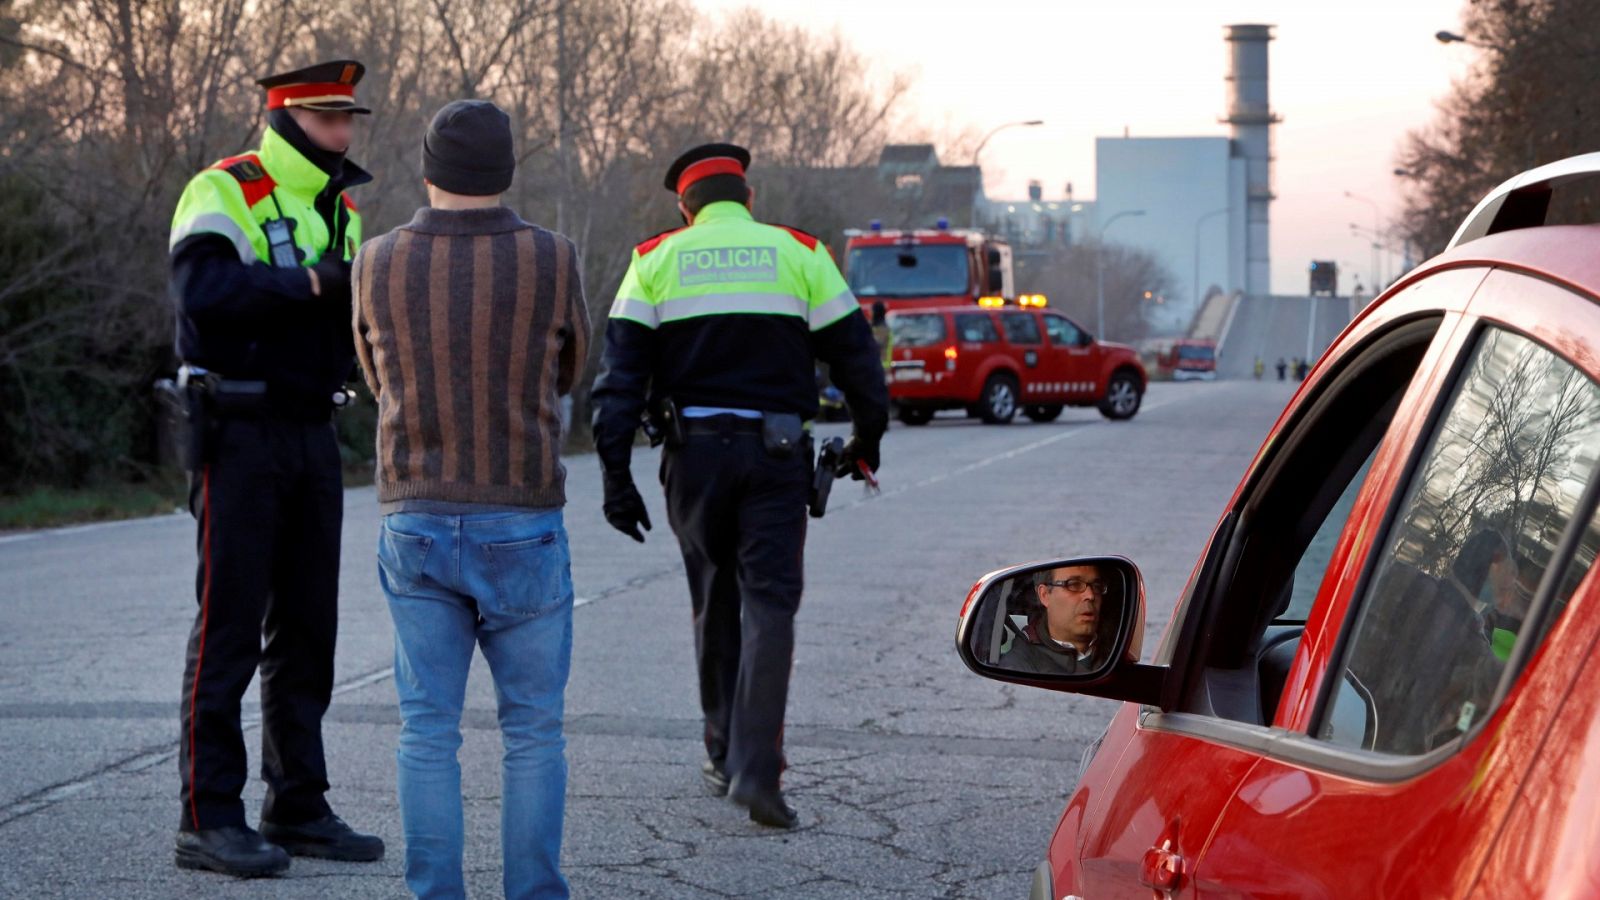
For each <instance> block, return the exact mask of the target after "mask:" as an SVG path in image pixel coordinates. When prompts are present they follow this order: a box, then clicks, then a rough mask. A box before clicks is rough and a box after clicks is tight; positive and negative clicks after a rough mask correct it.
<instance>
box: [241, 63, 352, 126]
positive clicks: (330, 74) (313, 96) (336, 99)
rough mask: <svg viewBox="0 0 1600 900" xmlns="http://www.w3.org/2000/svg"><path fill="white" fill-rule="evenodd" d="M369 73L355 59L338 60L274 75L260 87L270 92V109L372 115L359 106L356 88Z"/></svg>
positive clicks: (261, 82)
mask: <svg viewBox="0 0 1600 900" xmlns="http://www.w3.org/2000/svg"><path fill="white" fill-rule="evenodd" d="M366 71H367V67H366V66H363V65H362V64H361V63H359V62H356V61H355V60H353V59H336V60H333V61H331V62H325V63H318V64H316V65H314V66H306V67H305V68H303V69H295V70H294V71H293V72H284V73H281V74H278V75H270V76H268V77H266V78H263V79H261V80H259V81H257V82H256V84H259V85H261V86H262V87H264V88H266V89H267V109H312V110H317V111H320V112H348V113H370V112H372V110H370V109H367V108H366V107H364V106H360V105H358V104H357V103H356V85H357V84H358V83H360V81H361V76H362V75H364V74H366Z"/></svg>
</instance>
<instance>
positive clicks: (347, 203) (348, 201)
mask: <svg viewBox="0 0 1600 900" xmlns="http://www.w3.org/2000/svg"><path fill="white" fill-rule="evenodd" d="M339 199H340V200H343V201H344V205H345V206H347V207H349V208H350V211H351V212H361V210H359V209H357V208H356V202H355V201H354V200H351V199H350V195H349V194H340V195H339Z"/></svg>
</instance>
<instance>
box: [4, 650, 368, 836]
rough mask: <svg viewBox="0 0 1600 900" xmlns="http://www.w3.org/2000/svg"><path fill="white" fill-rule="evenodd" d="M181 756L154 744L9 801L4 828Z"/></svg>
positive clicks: (363, 682) (249, 724)
mask: <svg viewBox="0 0 1600 900" xmlns="http://www.w3.org/2000/svg"><path fill="white" fill-rule="evenodd" d="M393 676H394V667H393V666H385V667H384V668H382V669H378V670H376V671H373V672H368V673H367V674H365V675H358V676H356V677H355V678H352V679H350V680H349V681H345V682H342V683H340V684H338V685H336V686H335V687H334V689H333V696H335V697H338V696H340V695H341V694H348V693H350V692H351V691H359V690H361V689H362V688H364V687H369V686H371V685H374V684H378V683H379V682H382V681H387V680H388V679H390V678H392V677H393ZM239 725H240V727H241V728H242V730H244V731H247V732H248V731H251V730H253V729H256V728H259V727H261V713H260V712H259V711H256V712H252V713H249V714H247V715H243V716H240V717H239ZM177 757H178V751H177V750H174V749H171V748H170V746H169V745H168V744H162V745H161V746H160V747H150V748H147V749H144V750H140V751H138V752H137V753H134V754H133V755H131V756H126V757H123V758H122V759H120V760H117V761H116V762H114V763H111V764H110V765H108V766H102V767H101V768H99V769H96V770H94V771H93V772H90V773H89V774H87V775H84V776H82V777H80V778H75V779H73V780H71V781H64V782H61V783H60V784H54V785H51V786H50V787H47V788H44V789H43V790H40V791H35V792H34V793H32V794H29V795H28V796H26V797H23V798H21V799H19V800H16V801H14V802H12V803H10V804H7V805H6V806H0V828H4V827H5V826H7V825H9V824H11V823H12V822H15V821H16V820H18V819H20V818H22V817H24V816H29V815H32V814H34V813H36V812H39V811H40V810H44V809H49V808H50V807H52V806H55V805H56V804H57V803H60V802H62V801H63V800H69V799H71V798H72V797H75V796H77V795H78V794H81V793H83V792H84V791H86V790H88V789H89V788H91V787H94V786H95V785H96V784H99V783H100V782H102V781H105V780H106V779H108V778H112V777H115V776H117V775H128V774H132V773H134V772H142V771H144V770H145V769H150V768H154V767H155V766H159V765H163V764H165V763H169V762H171V761H172V760H174V759H176V758H177Z"/></svg>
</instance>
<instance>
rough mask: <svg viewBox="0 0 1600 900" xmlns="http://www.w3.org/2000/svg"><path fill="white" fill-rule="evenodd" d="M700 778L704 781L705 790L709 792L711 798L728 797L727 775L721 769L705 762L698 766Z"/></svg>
mask: <svg viewBox="0 0 1600 900" xmlns="http://www.w3.org/2000/svg"><path fill="white" fill-rule="evenodd" d="M700 777H701V778H702V779H704V780H705V783H706V789H707V790H709V791H711V796H713V797H726V796H728V773H726V772H724V771H722V767H721V766H719V765H717V764H716V763H714V762H712V761H711V760H709V759H708V760H706V761H705V762H703V763H701V764H700Z"/></svg>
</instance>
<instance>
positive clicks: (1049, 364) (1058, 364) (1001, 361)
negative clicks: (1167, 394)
mask: <svg viewBox="0 0 1600 900" xmlns="http://www.w3.org/2000/svg"><path fill="white" fill-rule="evenodd" d="M1028 297H1029V299H1030V301H1034V302H1041V303H1042V302H1043V297H1042V296H1039V295H1028ZM1035 297H1037V300H1034V298H1035ZM994 299H996V300H998V298H994ZM887 321H888V324H889V334H890V338H891V348H892V353H891V363H890V366H891V368H890V371H889V399H890V401H891V402H892V403H894V405H895V408H896V410H897V412H896V415H897V416H898V417H899V419H900V421H902V422H904V423H906V424H907V425H926V424H927V423H928V420H930V419H932V418H933V414H934V413H935V412H937V411H938V410H941V409H965V410H967V412H968V414H969V415H974V416H978V417H980V418H982V419H983V421H985V422H988V423H990V424H1005V423H1007V422H1010V421H1011V420H1012V419H1013V418H1014V417H1015V416H1016V414H1017V412H1018V411H1019V410H1020V411H1021V412H1022V413H1023V415H1026V416H1027V417H1028V418H1030V419H1032V420H1033V421H1035V422H1049V421H1052V420H1053V419H1055V418H1056V417H1057V416H1059V415H1061V410H1062V408H1063V407H1066V406H1098V407H1099V408H1100V412H1101V413H1102V414H1104V415H1105V416H1106V417H1107V418H1110V419H1128V418H1132V417H1133V415H1134V413H1137V412H1138V411H1139V403H1140V401H1141V400H1142V399H1143V397H1144V389H1145V384H1146V377H1145V370H1144V365H1143V364H1141V363H1140V362H1139V355H1138V353H1137V352H1135V351H1134V349H1133V348H1132V347H1127V346H1124V345H1122V344H1113V343H1108V342H1104V341H1097V340H1095V339H1094V336H1093V335H1091V334H1089V333H1088V332H1087V331H1084V330H1083V329H1082V328H1079V327H1078V326H1077V325H1076V324H1074V323H1073V322H1072V320H1071V319H1068V318H1067V317H1066V316H1063V315H1061V314H1060V313H1058V312H1053V311H1051V310H1048V309H1039V308H1037V307H1035V306H1030V307H1020V306H1002V307H985V306H970V305H969V306H946V307H939V308H936V309H918V310H900V311H896V312H890V313H889V314H888V316H887Z"/></svg>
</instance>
